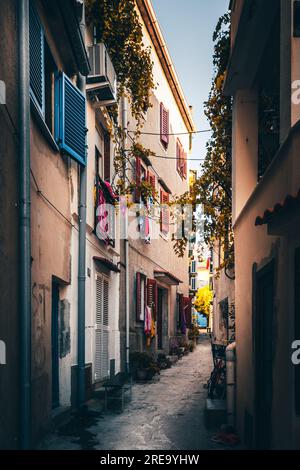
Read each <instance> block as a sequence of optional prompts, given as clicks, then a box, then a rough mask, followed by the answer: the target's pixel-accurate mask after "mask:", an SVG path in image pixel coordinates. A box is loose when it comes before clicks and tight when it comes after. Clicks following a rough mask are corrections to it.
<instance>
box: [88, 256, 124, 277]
mask: <svg viewBox="0 0 300 470" xmlns="http://www.w3.org/2000/svg"><path fill="white" fill-rule="evenodd" d="M93 259H94V260H95V261H98V263H101V264H103V265H104V266H105V267H106V268H108V269H109V270H110V271H114V272H115V273H119V272H120V269H119V268H118V266H117V265H116V264H114V263H113V262H112V261H111V260H109V259H107V258H102V257H99V256H94V258H93Z"/></svg>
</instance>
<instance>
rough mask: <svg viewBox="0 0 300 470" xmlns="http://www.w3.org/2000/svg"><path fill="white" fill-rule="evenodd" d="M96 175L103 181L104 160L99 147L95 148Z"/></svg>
mask: <svg viewBox="0 0 300 470" xmlns="http://www.w3.org/2000/svg"><path fill="white" fill-rule="evenodd" d="M95 173H96V178H97V177H98V178H101V179H103V158H102V155H101V153H100V151H99V149H98V147H97V146H96V147H95Z"/></svg>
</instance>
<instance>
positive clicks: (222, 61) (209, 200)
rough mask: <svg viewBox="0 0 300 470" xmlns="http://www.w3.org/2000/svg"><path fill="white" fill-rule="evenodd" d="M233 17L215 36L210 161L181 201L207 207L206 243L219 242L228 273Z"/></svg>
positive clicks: (208, 110)
mask: <svg viewBox="0 0 300 470" xmlns="http://www.w3.org/2000/svg"><path fill="white" fill-rule="evenodd" d="M229 25H230V16H229V14H225V15H223V16H222V17H221V18H220V19H219V21H218V24H217V26H216V29H215V31H214V34H213V41H214V56H213V65H214V76H213V80H212V87H211V91H210V93H209V96H208V100H207V101H206V102H205V115H206V117H207V118H208V121H209V124H210V126H211V129H212V135H211V138H210V140H209V141H208V143H207V146H206V157H205V161H204V164H203V166H202V172H201V176H200V177H199V178H198V179H197V180H196V181H195V183H194V184H193V186H192V188H190V191H189V192H187V193H185V194H184V195H182V196H180V197H179V198H177V200H178V201H179V202H180V203H182V204H187V203H192V204H194V205H195V206H196V205H197V204H200V205H202V206H203V210H204V212H203V214H204V215H203V218H204V221H203V222H204V225H203V231H204V234H203V235H204V241H205V243H206V244H207V245H209V246H214V244H215V242H218V243H219V245H220V248H221V251H222V253H224V259H223V262H222V263H221V264H220V266H219V268H218V271H220V270H222V269H225V272H226V273H228V271H230V269H231V268H232V267H233V264H234V257H233V253H234V251H233V230H232V185H231V129H232V99H231V97H227V96H224V94H223V85H224V81H225V77H226V68H227V64H228V60H229V54H230V28H229ZM187 241H188V240H187V238H186V239H183V240H179V241H176V243H175V251H177V252H178V254H179V256H183V254H184V251H185V249H186V245H187Z"/></svg>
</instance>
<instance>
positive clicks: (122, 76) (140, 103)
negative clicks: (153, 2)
mask: <svg viewBox="0 0 300 470" xmlns="http://www.w3.org/2000/svg"><path fill="white" fill-rule="evenodd" d="M87 17H88V19H89V20H90V21H92V23H93V25H94V26H95V27H96V29H97V40H98V41H99V42H104V44H105V45H106V47H107V49H108V52H109V54H110V57H111V60H112V62H113V64H114V68H115V71H116V75H117V80H118V96H119V97H120V96H123V95H125V96H127V97H128V99H129V100H130V104H131V112H132V115H133V117H134V118H135V119H136V120H137V124H138V126H140V125H141V124H142V123H143V120H144V114H145V113H146V112H147V110H148V108H149V107H151V103H150V96H151V93H152V90H153V89H154V88H155V84H154V79H153V62H152V60H151V48H150V47H146V46H145V45H144V42H143V30H142V25H141V22H140V19H139V16H138V12H137V9H136V6H135V1H134V0H88V1H87Z"/></svg>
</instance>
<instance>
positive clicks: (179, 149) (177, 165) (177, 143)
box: [176, 140, 181, 173]
mask: <svg viewBox="0 0 300 470" xmlns="http://www.w3.org/2000/svg"><path fill="white" fill-rule="evenodd" d="M180 147H181V146H180V142H179V140H177V142H176V170H177V171H178V173H180V168H181V166H180V157H181V148H180Z"/></svg>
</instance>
